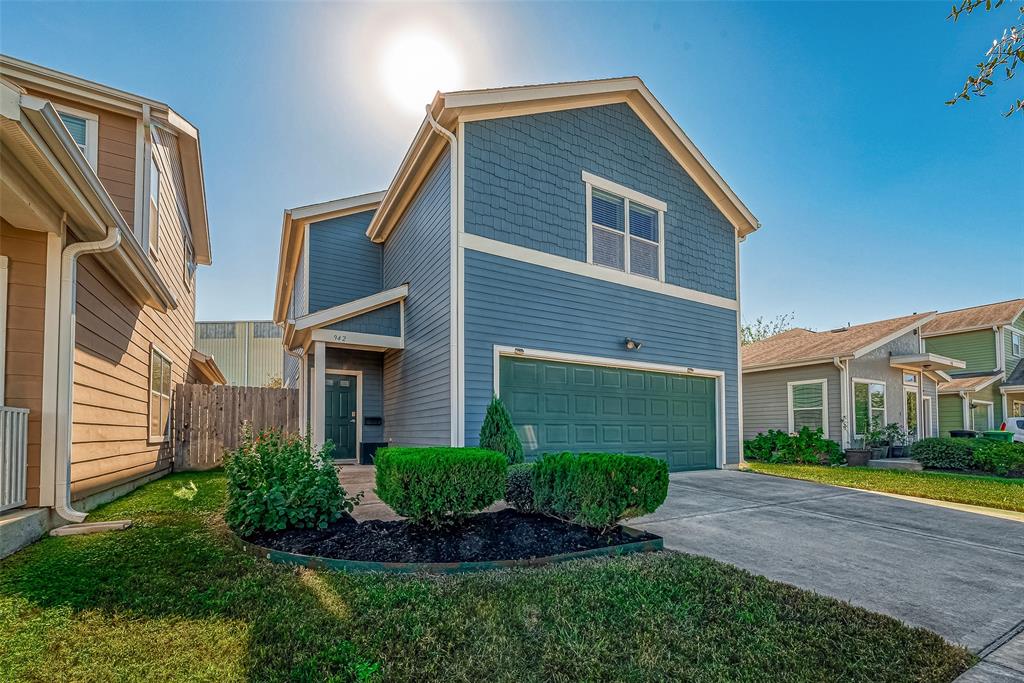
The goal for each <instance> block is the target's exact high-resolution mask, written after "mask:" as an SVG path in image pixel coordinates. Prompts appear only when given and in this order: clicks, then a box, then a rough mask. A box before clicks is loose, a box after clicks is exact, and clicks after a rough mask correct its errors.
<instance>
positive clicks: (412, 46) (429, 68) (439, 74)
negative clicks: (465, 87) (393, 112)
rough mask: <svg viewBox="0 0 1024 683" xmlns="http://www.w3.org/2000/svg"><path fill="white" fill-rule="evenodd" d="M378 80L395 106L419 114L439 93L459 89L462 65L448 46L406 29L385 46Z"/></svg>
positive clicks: (427, 33)
mask: <svg viewBox="0 0 1024 683" xmlns="http://www.w3.org/2000/svg"><path fill="white" fill-rule="evenodd" d="M380 77H381V81H382V83H383V85H384V88H385V90H386V91H387V93H388V96H389V97H390V98H391V101H392V102H393V103H394V105H395V106H396V107H400V108H401V109H402V110H404V111H408V112H419V113H422V112H423V107H424V105H426V104H428V103H429V102H430V100H431V99H432V98H433V96H434V93H435V92H437V91H438V90H441V91H445V90H453V89H458V88H459V87H461V85H462V64H461V63H460V61H459V58H458V56H457V55H456V53H455V51H454V50H453V49H452V48H451V46H450V45H449V44H447V43H446V42H445V41H444V40H442V39H441V38H440V37H439V36H437V35H436V34H434V33H431V32H430V31H428V30H425V29H406V30H404V31H401V32H399V33H397V34H395V35H394V36H393V37H392V38H391V39H390V40H389V41H388V43H387V44H386V45H385V47H384V51H383V54H382V55H381V61H380Z"/></svg>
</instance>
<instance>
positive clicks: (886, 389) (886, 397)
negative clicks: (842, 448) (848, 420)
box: [852, 377, 889, 439]
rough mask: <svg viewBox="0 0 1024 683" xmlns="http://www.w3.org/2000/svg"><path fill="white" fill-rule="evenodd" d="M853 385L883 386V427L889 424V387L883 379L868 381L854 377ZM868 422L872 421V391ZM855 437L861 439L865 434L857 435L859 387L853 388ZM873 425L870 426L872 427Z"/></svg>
mask: <svg viewBox="0 0 1024 683" xmlns="http://www.w3.org/2000/svg"><path fill="white" fill-rule="evenodd" d="M853 384H854V385H857V384H868V385H870V384H881V385H882V426H883V427H884V426H885V425H887V424H889V386H888V385H887V384H886V382H885V380H882V379H867V378H865V377H854V378H853ZM868 397H869V401H868V420H869V421H870V419H871V402H870V397H871V389H870V388H869V389H868ZM852 412H853V437H854V438H855V439H861V438H863V437H864V434H859V433H857V387H856V386H854V387H853V411H852ZM870 426H871V425H868V427H870Z"/></svg>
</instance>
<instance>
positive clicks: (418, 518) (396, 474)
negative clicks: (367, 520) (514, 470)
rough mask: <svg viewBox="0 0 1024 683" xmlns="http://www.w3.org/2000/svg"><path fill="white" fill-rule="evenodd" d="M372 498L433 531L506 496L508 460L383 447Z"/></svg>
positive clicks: (475, 451) (461, 451)
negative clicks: (376, 498)
mask: <svg viewBox="0 0 1024 683" xmlns="http://www.w3.org/2000/svg"><path fill="white" fill-rule="evenodd" d="M374 463H375V464H376V466H377V495H378V496H380V499H381V500H382V501H384V502H385V503H387V504H388V505H390V506H391V509H392V510H394V511H395V512H397V513H398V514H400V515H402V516H403V517H408V518H409V519H411V520H413V521H414V522H418V523H420V524H426V525H428V526H433V527H437V526H440V525H442V524H443V523H445V522H447V521H453V520H455V519H457V518H459V517H461V516H463V515H468V514H470V513H472V512H477V511H479V510H483V509H484V508H486V507H487V506H488V505H491V504H493V503H494V502H495V501H498V500H501V499H502V498H503V497H504V496H505V479H506V470H507V469H508V459H507V458H506V457H505V455H503V454H502V453H498V452H497V451H490V450H487V449H484V448H451V447H423V448H399V447H391V448H382V449H380V450H378V451H377V455H376V457H375V458H374Z"/></svg>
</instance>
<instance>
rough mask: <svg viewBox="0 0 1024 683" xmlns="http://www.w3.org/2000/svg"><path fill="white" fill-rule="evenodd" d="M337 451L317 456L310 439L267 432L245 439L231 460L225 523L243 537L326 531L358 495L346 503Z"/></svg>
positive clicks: (327, 448)
mask: <svg viewBox="0 0 1024 683" xmlns="http://www.w3.org/2000/svg"><path fill="white" fill-rule="evenodd" d="M333 449H334V446H333V445H332V444H331V443H330V442H327V443H326V444H324V446H323V448H321V449H320V450H319V451H316V452H313V451H312V450H311V449H310V444H309V440H308V439H305V438H301V437H298V436H286V435H282V434H281V432H279V431H266V432H262V433H260V434H259V435H258V436H256V437H255V438H248V437H243V445H242V447H241V448H239V449H238V450H237V451H235V452H234V453H232V454H230V455H229V456H228V457H227V461H226V462H225V464H224V471H225V473H226V474H227V480H228V505H227V510H226V511H225V513H224V518H225V520H226V521H227V523H228V526H230V527H231V528H232V529H234V530H235V531H236V532H238V533H239V534H240V535H242V536H249V535H252V534H253V533H255V532H257V531H279V530H281V529H286V528H290V527H297V528H302V529H306V528H314V527H316V528H320V529H323V528H325V527H326V526H327V525H328V524H330V523H331V522H333V521H335V520H337V519H338V518H340V517H341V516H342V514H344V513H345V512H351V511H352V508H353V506H354V505H355V504H357V503H358V502H359V496H356V497H355V498H348V497H347V496H346V495H345V489H343V488H342V487H341V484H339V483H338V473H337V471H336V470H335V469H334V463H333V462H331V459H330V454H331V451H332V450H333Z"/></svg>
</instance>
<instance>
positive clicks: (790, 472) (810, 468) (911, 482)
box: [747, 461, 1024, 512]
mask: <svg viewBox="0 0 1024 683" xmlns="http://www.w3.org/2000/svg"><path fill="white" fill-rule="evenodd" d="M747 468H748V469H750V470H751V471H752V472H760V473H762V474H774V475H777V476H781V477H790V478H791V479H806V480H807V481H817V482H821V483H823V484H833V485H835V486H848V487H850V488H855V489H865V490H868V491H882V492H884V493H898V494H901V495H904V496H917V497H918V498H931V499H932V500H945V501H948V502H951V503H964V504H967V505H981V506H984V507H990V508H998V509H1000V510H1015V511H1017V512H1024V479H1005V478H1002V477H979V476H973V475H967V474H952V473H946V472H901V471H899V470H876V469H870V468H867V467H823V466H820V465H779V464H771V463H766V462H751V461H748V462H747Z"/></svg>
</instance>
